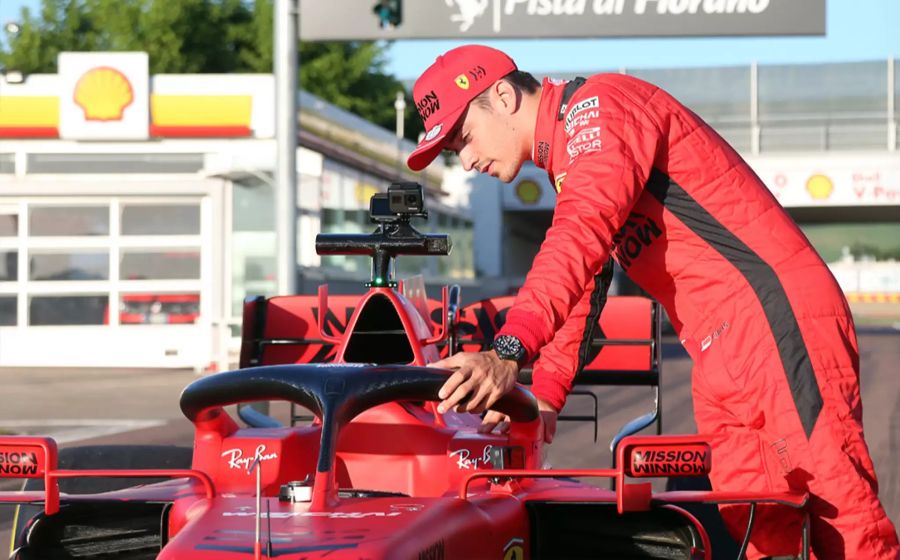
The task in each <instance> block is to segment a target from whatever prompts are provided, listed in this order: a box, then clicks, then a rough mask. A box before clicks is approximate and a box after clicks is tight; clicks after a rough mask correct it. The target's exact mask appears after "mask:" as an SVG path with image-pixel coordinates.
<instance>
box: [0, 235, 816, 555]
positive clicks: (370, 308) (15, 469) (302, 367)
mask: <svg viewBox="0 0 900 560" xmlns="http://www.w3.org/2000/svg"><path fill="white" fill-rule="evenodd" d="M395 226H397V227H395ZM317 248H318V249H319V251H320V252H322V253H325V254H335V253H340V254H368V255H371V256H372V257H373V263H374V264H373V278H372V281H371V282H370V284H369V289H368V291H366V292H365V293H364V294H363V295H361V296H355V297H348V296H340V297H339V298H335V299H334V300H333V301H331V302H329V297H328V293H327V289H322V290H320V293H319V296H318V297H317V298H309V296H283V297H282V299H283V300H285V301H288V302H290V301H293V302H294V303H298V302H299V303H298V304H299V307H300V308H301V310H302V311H303V313H306V314H307V315H310V316H312V317H313V318H314V322H311V321H309V320H302V319H303V318H302V317H301V316H300V315H302V313H299V312H298V313H293V314H292V313H290V312H288V311H285V309H288V310H289V309H290V305H288V306H280V307H279V306H276V307H270V306H266V305H265V303H266V300H259V299H257V300H248V302H247V305H246V308H245V320H244V342H245V344H244V347H243V349H242V365H244V366H246V367H242V368H240V369H238V370H235V371H229V372H223V373H219V374H215V375H210V376H207V377H204V378H201V379H198V380H197V381H195V382H194V383H192V384H191V385H189V386H188V387H187V388H185V390H184V392H183V394H182V396H181V403H180V404H181V409H182V411H183V412H184V414H185V416H186V417H187V418H189V419H190V420H191V421H192V422H193V423H194V426H195V438H194V448H193V458H192V464H191V466H190V468H166V469H161V468H155V469H150V468H142V469H122V468H118V469H66V468H62V467H61V466H60V465H59V459H58V454H59V452H58V450H57V447H56V444H55V443H54V442H53V440H52V439H50V438H42V437H19V436H6V437H0V476H3V477H14V478H29V479H34V480H40V481H43V488H42V489H26V490H24V491H22V492H5V493H0V501H2V502H15V503H21V504H26V505H28V506H29V507H31V510H30V511H31V513H30V514H29V516H27V519H25V518H23V519H21V520H20V530H18V531H16V534H15V535H14V539H15V540H14V543H13V552H12V555H11V558H13V559H16V560H32V559H42V560H46V559H69V558H100V559H104V558H116V559H130V560H136V559H151V558H156V559H159V560H173V559H197V560H204V559H228V558H236V559H237V558H247V559H249V558H282V559H286V560H299V559H301V558H303V559H313V558H328V559H338V558H371V559H388V558H391V559H393V558H397V559H400V558H412V559H419V560H423V559H438V558H503V559H506V560H524V559H526V558H684V559H701V558H702V559H709V558H712V557H713V556H712V555H713V550H712V545H711V543H710V539H709V538H708V535H707V532H706V530H705V529H704V527H703V526H702V524H701V523H700V522H699V521H698V520H697V519H696V518H695V517H694V516H693V515H692V514H690V513H689V512H688V511H686V509H684V506H685V505H686V504H693V503H722V502H741V503H752V504H755V503H760V502H765V503H778V504H783V505H785V506H788V507H795V508H802V507H803V506H804V505H805V502H806V499H807V497H806V495H803V494H796V495H795V494H777V495H775V494H769V495H767V494H759V493H754V492H744V493H717V492H659V493H654V492H653V491H652V487H651V485H650V483H649V482H647V481H646V480H645V479H646V478H647V477H659V476H668V477H672V476H703V475H704V474H706V473H708V472H709V470H710V469H711V468H714V462H713V461H712V458H711V452H710V448H709V445H708V444H707V443H706V442H705V441H704V438H703V437H702V436H652V435H651V436H636V435H627V436H622V437H620V438H619V440H618V441H617V446H616V455H615V458H616V460H615V464H614V466H613V467H612V468H598V469H587V470H553V469H543V468H542V463H541V457H542V455H543V451H544V449H543V447H544V443H543V440H542V433H543V431H542V430H543V428H542V424H541V417H540V414H539V412H538V409H537V405H536V401H535V399H534V397H533V396H532V395H531V393H530V392H529V391H528V390H527V389H526V388H525V387H523V386H516V387H515V388H514V390H513V391H512V392H510V393H509V394H507V395H506V396H504V397H503V398H502V399H501V400H500V401H499V402H498V403H497V404H496V405H495V406H494V408H495V409H496V410H499V411H501V412H503V413H505V414H508V415H509V417H510V419H511V423H510V429H509V431H508V432H506V433H479V432H478V430H477V428H478V426H479V424H480V419H479V418H477V417H474V416H472V415H469V414H457V413H455V412H448V413H446V414H440V413H438V412H437V409H436V401H437V400H438V396H437V393H438V390H439V388H440V387H441V385H442V384H443V381H444V379H445V377H446V376H447V375H448V373H449V372H446V371H443V370H436V369H433V368H428V367H425V366H426V365H427V364H428V363H430V362H432V361H434V360H435V359H437V358H438V356H440V355H442V354H444V355H446V354H447V353H448V352H452V351H455V350H457V349H459V348H464V347H465V342H466V340H465V336H463V335H464V334H465V332H464V331H465V329H462V328H460V325H461V324H462V323H461V322H460V321H459V316H460V314H461V307H460V305H459V300H458V291H457V290H453V291H450V290H447V289H445V290H444V292H443V294H442V300H441V301H440V302H430V303H429V302H427V301H423V300H421V299H417V298H416V297H411V296H409V295H408V290H406V289H405V288H406V286H404V285H403V283H398V282H395V281H394V280H393V278H392V277H391V275H390V273H389V272H390V261H391V260H392V259H393V258H394V257H396V256H398V255H402V254H446V252H448V251H449V239H446V238H444V237H441V236H434V235H424V234H420V233H418V232H417V231H415V230H414V229H412V228H411V227H410V226H409V225H408V220H398V221H396V222H392V221H389V220H388V221H383V222H382V224H381V225H379V230H377V231H376V233H374V234H371V235H358V234H357V235H352V236H341V235H332V236H320V237H319V239H318V240H317ZM379 259H382V260H381V261H379ZM304 297H305V298H306V299H303V300H301V299H297V298H304ZM291 298H295V299H293V300H292V299H291ZM348 308H352V311H351V312H349V313H348V321H347V326H346V329H345V330H344V331H343V332H335V330H333V329H329V328H327V322H328V312H329V311H334V310H335V309H337V310H338V312H339V313H340V310H341V309H348ZM278 313H281V315H280V316H279V315H278ZM434 317H436V318H437V321H434V320H433V318H434ZM307 319H308V317H307ZM276 323H279V324H281V325H282V326H286V328H287V329H288V334H290V333H294V334H293V336H285V335H284V334H282V335H280V336H278V337H272V336H266V335H265V333H266V326H267V325H268V326H271V325H273V324H276ZM436 323H437V324H436ZM304 329H306V330H304ZM254 333H255V334H254ZM470 334H471V333H470ZM656 335H657V336H658V331H657V333H656ZM655 342H656V343H657V344H658V343H659V341H658V340H656V341H655ZM469 343H471V340H469ZM322 360H327V363H309V362H313V361H317V362H321V361H322ZM258 401H287V402H290V403H292V407H293V406H296V407H300V408H302V409H305V410H307V411H309V412H311V413H312V420H311V421H308V422H300V423H295V422H291V425H280V424H279V423H277V422H276V421H274V420H273V419H272V418H269V417H268V416H264V415H262V414H260V413H258V412H255V411H254V410H253V409H252V408H248V407H244V408H241V409H240V414H239V415H240V416H241V418H242V419H244V421H245V422H246V423H247V424H248V425H247V426H245V427H242V426H240V425H239V423H238V422H237V421H236V419H235V418H233V417H232V416H231V415H230V414H229V412H228V411H227V408H226V407H229V406H230V405H235V404H242V403H249V402H258ZM646 425H647V423H646V422H644V423H643V424H641V427H644V426H646ZM638 429H639V428H638ZM101 477H102V478H108V477H117V478H127V479H129V480H132V481H133V483H132V484H131V485H129V486H127V487H126V488H121V489H116V490H110V491H105V492H91V493H87V494H75V493H64V492H60V485H61V483H64V482H65V481H66V480H69V479H73V478H80V479H92V478H101ZM591 478H601V479H603V478H605V479H608V480H609V481H610V482H611V485H612V488H608V487H601V486H595V485H591V484H588V483H586V482H585V480H587V479H591ZM141 479H148V480H149V482H148V483H140V482H141ZM750 526H751V527H752V518H751V521H750ZM748 531H749V528H748Z"/></svg>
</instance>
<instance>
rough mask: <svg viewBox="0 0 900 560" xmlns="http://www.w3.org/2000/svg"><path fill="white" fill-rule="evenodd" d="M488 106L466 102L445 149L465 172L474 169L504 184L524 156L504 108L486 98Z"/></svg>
mask: <svg viewBox="0 0 900 560" xmlns="http://www.w3.org/2000/svg"><path fill="white" fill-rule="evenodd" d="M488 100H489V101H490V105H489V106H485V105H484V104H482V103H480V102H479V101H477V100H476V101H472V102H471V103H469V108H468V110H467V111H466V112H465V113H464V114H463V117H462V118H461V119H460V123H459V124H458V125H457V127H456V130H455V131H454V132H453V133H452V134H451V136H450V140H449V141H448V142H447V146H446V148H447V149H448V150H451V151H453V152H456V154H458V155H459V159H460V161H461V162H462V165H463V168H465V169H466V171H468V170H471V169H475V170H476V171H479V172H480V173H485V174H487V175H490V176H492V177H496V178H498V179H500V180H501V181H503V182H504V183H508V182H510V181H512V180H513V179H514V178H515V177H516V175H517V174H518V173H519V169H520V168H521V167H522V163H523V162H524V161H525V158H526V157H527V151H525V153H523V148H522V146H523V142H522V138H521V137H520V134H517V132H516V130H517V129H516V127H515V126H514V125H513V121H512V118H511V114H510V112H509V111H508V110H507V106H506V105H504V103H503V102H502V101H501V100H499V99H498V98H497V96H493V98H491V97H489V98H488Z"/></svg>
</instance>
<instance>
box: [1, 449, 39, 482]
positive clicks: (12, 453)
mask: <svg viewBox="0 0 900 560" xmlns="http://www.w3.org/2000/svg"><path fill="white" fill-rule="evenodd" d="M26 449H29V448H15V447H13V448H3V449H2V450H0V476H9V477H32V476H39V475H41V474H43V472H44V468H43V466H42V465H40V464H39V462H38V454H37V453H35V452H34V451H27V450H26Z"/></svg>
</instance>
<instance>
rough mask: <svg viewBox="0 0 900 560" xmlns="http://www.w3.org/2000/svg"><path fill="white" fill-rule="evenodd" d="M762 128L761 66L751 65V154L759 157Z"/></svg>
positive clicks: (754, 63) (755, 63)
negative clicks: (760, 101) (760, 115)
mask: <svg viewBox="0 0 900 560" xmlns="http://www.w3.org/2000/svg"><path fill="white" fill-rule="evenodd" d="M761 135H762V127H760V125H759V64H758V63H757V62H753V63H752V64H750V153H751V154H753V155H755V156H758V155H759V150H760V136H761Z"/></svg>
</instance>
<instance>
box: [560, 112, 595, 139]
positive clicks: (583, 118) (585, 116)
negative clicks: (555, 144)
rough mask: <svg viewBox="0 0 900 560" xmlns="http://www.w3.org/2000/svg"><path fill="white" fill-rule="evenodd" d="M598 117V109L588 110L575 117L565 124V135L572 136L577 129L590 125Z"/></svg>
mask: <svg viewBox="0 0 900 560" xmlns="http://www.w3.org/2000/svg"><path fill="white" fill-rule="evenodd" d="M599 117H600V111H599V110H598V109H590V110H587V111H584V112H583V113H579V114H577V115H575V117H573V118H572V120H571V122H567V123H566V134H568V135H569V136H572V134H574V133H575V131H576V130H577V129H579V128H581V127H584V126H587V125H589V124H591V121H593V120H594V119H596V118H599Z"/></svg>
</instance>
